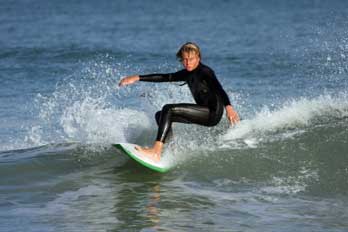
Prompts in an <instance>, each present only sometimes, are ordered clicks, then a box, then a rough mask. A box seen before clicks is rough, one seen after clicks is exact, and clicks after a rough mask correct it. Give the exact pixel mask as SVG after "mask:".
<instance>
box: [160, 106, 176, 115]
mask: <svg viewBox="0 0 348 232" xmlns="http://www.w3.org/2000/svg"><path fill="white" fill-rule="evenodd" d="M173 107H174V105H173V104H167V105H164V106H163V108H162V113H163V114H170V113H172V111H173Z"/></svg>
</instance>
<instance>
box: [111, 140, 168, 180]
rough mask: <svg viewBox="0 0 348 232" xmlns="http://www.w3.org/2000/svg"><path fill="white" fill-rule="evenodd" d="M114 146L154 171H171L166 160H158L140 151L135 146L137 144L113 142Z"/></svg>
mask: <svg viewBox="0 0 348 232" xmlns="http://www.w3.org/2000/svg"><path fill="white" fill-rule="evenodd" d="M113 146H114V147H116V148H117V149H119V150H120V151H122V152H123V153H124V154H126V155H128V156H129V157H131V158H132V159H133V160H135V161H136V162H138V163H139V164H141V165H143V166H144V167H147V168H149V169H151V170H153V171H156V172H161V173H165V172H167V171H169V169H170V166H169V165H168V163H166V162H164V161H163V159H161V160H160V161H158V162H156V161H153V160H151V159H150V158H147V157H146V156H143V155H142V154H140V153H139V151H138V150H136V149H135V146H137V145H136V144H131V143H118V144H113Z"/></svg>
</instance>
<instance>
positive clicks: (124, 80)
mask: <svg viewBox="0 0 348 232" xmlns="http://www.w3.org/2000/svg"><path fill="white" fill-rule="evenodd" d="M139 79H140V78H139V76H138V75H134V76H128V77H124V78H122V80H121V81H120V83H118V86H120V87H122V86H125V85H131V84H133V83H135V82H137V81H139Z"/></svg>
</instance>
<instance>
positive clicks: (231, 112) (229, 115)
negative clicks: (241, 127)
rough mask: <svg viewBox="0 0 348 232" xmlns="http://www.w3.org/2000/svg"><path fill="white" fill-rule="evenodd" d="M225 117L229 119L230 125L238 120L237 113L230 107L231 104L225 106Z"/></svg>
mask: <svg viewBox="0 0 348 232" xmlns="http://www.w3.org/2000/svg"><path fill="white" fill-rule="evenodd" d="M226 114H227V119H228V120H229V121H230V123H231V125H232V126H233V125H235V124H237V123H239V122H240V118H239V115H238V113H237V112H236V111H235V110H234V109H233V108H232V106H231V105H228V106H226Z"/></svg>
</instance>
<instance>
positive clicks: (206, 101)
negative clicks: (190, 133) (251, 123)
mask: <svg viewBox="0 0 348 232" xmlns="http://www.w3.org/2000/svg"><path fill="white" fill-rule="evenodd" d="M176 56H177V58H178V59H179V60H180V61H181V63H182V65H183V66H184V69H183V70H180V71H178V72H175V73H167V74H149V75H134V76H128V77H125V78H123V79H122V80H121V81H120V83H119V86H125V85H130V84H133V83H135V82H137V81H148V82H173V81H184V82H186V83H187V85H188V87H189V88H190V90H191V93H192V96H193V98H194V100H195V102H196V104H188V103H180V104H167V105H165V106H164V107H163V108H162V110H161V111H159V112H157V113H156V121H157V124H158V132H157V138H156V141H155V143H154V145H153V146H152V147H150V148H144V147H140V146H138V147H137V150H138V151H140V152H141V153H142V154H143V155H145V156H147V157H149V158H150V159H152V160H154V161H159V160H160V159H161V153H162V150H163V144H164V142H165V139H166V137H167V136H168V133H169V132H170V131H171V126H172V123H173V122H180V123H193V124H198V125H203V126H215V125H216V124H218V123H219V122H220V120H221V117H222V115H223V108H224V107H225V109H226V114H227V118H228V120H229V121H230V123H231V124H232V125H233V124H235V123H238V122H239V121H240V119H239V116H238V113H237V112H236V111H235V110H234V109H233V107H232V105H231V103H230V100H229V98H228V96H227V94H226V92H225V91H224V89H223V88H222V86H221V84H220V83H219V81H218V80H217V78H216V76H215V74H214V71H213V70H212V69H211V68H209V67H208V66H206V65H204V64H202V63H201V52H200V49H199V47H198V46H197V45H196V44H195V43H192V42H188V43H185V44H184V45H183V46H182V47H181V48H180V49H179V51H178V52H177V54H176Z"/></svg>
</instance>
